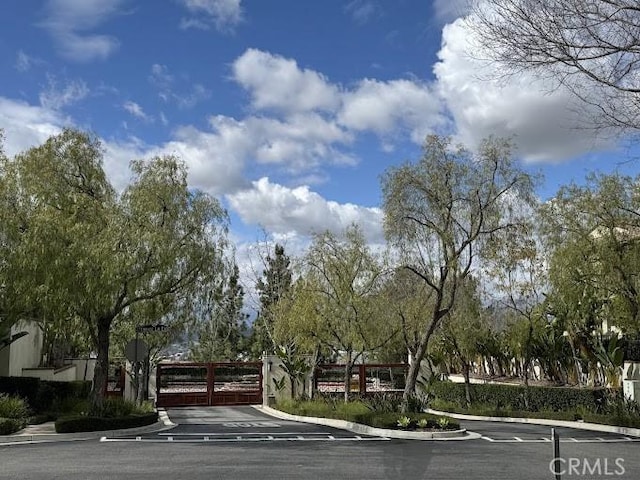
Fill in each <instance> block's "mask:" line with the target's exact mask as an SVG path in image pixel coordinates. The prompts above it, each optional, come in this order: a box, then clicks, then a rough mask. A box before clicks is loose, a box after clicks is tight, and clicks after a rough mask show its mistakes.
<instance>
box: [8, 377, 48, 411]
mask: <svg viewBox="0 0 640 480" xmlns="http://www.w3.org/2000/svg"><path fill="white" fill-rule="evenodd" d="M39 388H40V379H39V378H31V377H0V393H6V394H7V395H13V396H17V397H22V398H24V399H25V400H26V401H27V403H28V404H29V405H33V406H35V405H36V398H37V396H38V389H39Z"/></svg>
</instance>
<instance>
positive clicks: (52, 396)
mask: <svg viewBox="0 0 640 480" xmlns="http://www.w3.org/2000/svg"><path fill="white" fill-rule="evenodd" d="M90 392H91V382H89V381H82V380H78V381H73V382H52V381H47V380H42V381H41V382H40V388H39V390H38V395H37V397H36V403H35V405H34V408H35V409H36V411H38V412H45V411H49V410H52V409H53V410H59V405H60V403H63V402H65V401H66V400H68V399H74V400H86V399H88V398H89V393H90Z"/></svg>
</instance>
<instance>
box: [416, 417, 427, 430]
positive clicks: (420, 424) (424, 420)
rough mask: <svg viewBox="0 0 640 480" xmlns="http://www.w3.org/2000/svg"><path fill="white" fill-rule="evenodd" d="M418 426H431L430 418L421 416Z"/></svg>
mask: <svg viewBox="0 0 640 480" xmlns="http://www.w3.org/2000/svg"><path fill="white" fill-rule="evenodd" d="M417 426H418V428H427V427H428V426H429V420H428V419H426V418H421V419H420V420H418V422H417Z"/></svg>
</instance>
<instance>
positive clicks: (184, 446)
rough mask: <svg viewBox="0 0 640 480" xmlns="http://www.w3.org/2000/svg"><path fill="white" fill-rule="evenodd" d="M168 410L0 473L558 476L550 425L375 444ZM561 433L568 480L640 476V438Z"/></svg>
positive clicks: (18, 455) (252, 415)
mask: <svg viewBox="0 0 640 480" xmlns="http://www.w3.org/2000/svg"><path fill="white" fill-rule="evenodd" d="M169 416H170V417H171V418H172V420H173V421H175V422H176V423H179V426H178V427H176V428H174V429H172V430H170V431H165V432H160V434H154V435H146V436H141V437H139V438H136V437H113V438H108V439H104V440H103V441H97V440H96V441H84V442H67V443H55V444H54V443H51V444H33V445H13V446H7V447H0V478H2V479H5V478H6V479H20V480H23V479H25V480H26V479H78V480H80V479H82V480H84V479H94V478H95V479H112V478H113V479H115V478H117V479H128V478H131V479H153V480H161V479H172V480H173V479H207V480H209V479H225V480H227V479H228V480H235V479H238V480H240V479H242V480H247V479H249V480H250V479H266V480H269V479H288V478H291V479H316V478H317V479H320V478H322V479H332V480H333V479H402V480H405V479H406V480H408V479H430V480H431V479H456V480H458V479H465V478H467V479H491V480H500V479H509V480H513V479H518V480H533V479H536V480H538V479H552V478H553V475H552V473H551V471H550V469H549V463H550V461H551V460H552V456H553V455H552V446H551V442H550V441H547V440H546V438H548V437H549V432H550V429H549V428H548V427H539V426H534V425H521V424H494V423H487V422H466V423H465V425H464V426H465V427H466V428H469V429H471V430H474V431H477V432H479V433H481V434H482V436H483V438H481V439H478V440H465V441H409V440H385V439H375V440H374V439H369V438H368V437H366V436H357V435H355V434H352V433H350V432H345V431H341V430H336V429H331V428H328V427H324V426H316V425H306V424H298V423H295V422H286V421H282V420H278V419H274V418H271V417H267V416H265V415H263V414H261V413H260V412H257V411H255V410H253V409H250V408H231V409H228V408H221V407H213V408H209V409H176V410H170V411H169ZM559 433H560V435H561V438H562V440H563V442H562V443H561V455H562V457H563V459H564V463H563V464H562V465H561V466H563V468H564V469H565V475H564V476H563V478H564V479H570V478H584V479H592V478H628V479H633V480H636V479H638V478H640V455H638V453H639V452H640V442H637V441H634V440H633V439H626V438H625V437H623V436H620V435H612V434H601V433H595V432H585V431H580V430H572V429H559ZM572 459H573V460H572ZM616 460H618V463H616ZM620 460H622V461H621V462H620ZM570 461H572V462H573V463H574V468H573V470H572V471H571V472H570V471H569V462H570ZM576 461H578V462H579V465H576V464H575V462H576ZM568 473H571V475H568ZM576 473H578V474H576ZM583 473H586V475H583ZM590 473H592V474H590Z"/></svg>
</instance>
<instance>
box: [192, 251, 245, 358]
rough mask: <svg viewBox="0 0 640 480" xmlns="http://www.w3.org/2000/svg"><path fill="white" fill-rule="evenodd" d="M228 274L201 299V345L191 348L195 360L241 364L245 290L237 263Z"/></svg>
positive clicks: (197, 326)
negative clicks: (238, 360)
mask: <svg viewBox="0 0 640 480" xmlns="http://www.w3.org/2000/svg"><path fill="white" fill-rule="evenodd" d="M225 268H226V269H228V273H227V274H225V275H222V276H221V278H219V279H216V281H215V282H213V283H212V284H211V285H207V286H206V287H205V286H203V287H205V288H203V290H204V291H203V292H202V295H201V296H200V298H199V299H198V306H197V312H198V314H199V315H198V317H199V320H198V321H196V322H195V325H194V326H195V328H194V330H195V334H196V335H197V341H196V342H195V343H194V344H193V345H192V346H191V354H190V357H191V360H193V361H196V362H220V361H234V360H237V359H238V357H239V356H240V355H241V353H242V351H243V350H244V332H245V330H246V323H245V320H246V317H247V316H246V314H245V313H244V312H243V310H242V309H243V302H244V289H243V288H242V286H241V285H240V270H239V269H238V265H237V264H236V263H235V262H232V264H231V265H226V266H225Z"/></svg>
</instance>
